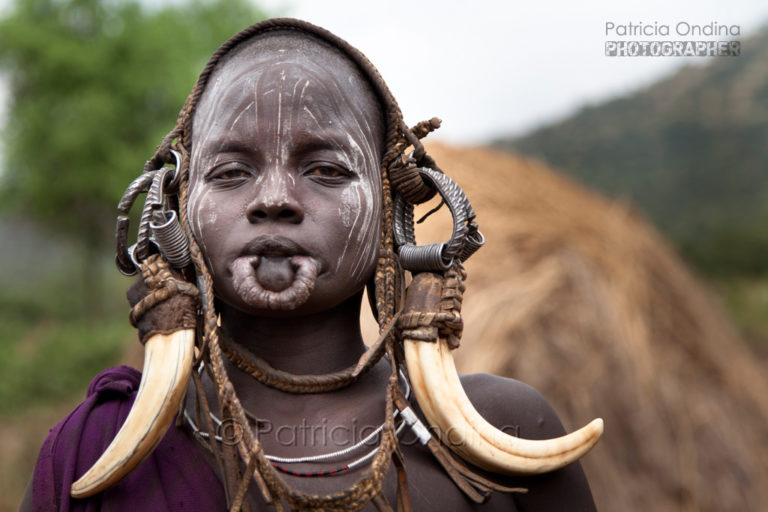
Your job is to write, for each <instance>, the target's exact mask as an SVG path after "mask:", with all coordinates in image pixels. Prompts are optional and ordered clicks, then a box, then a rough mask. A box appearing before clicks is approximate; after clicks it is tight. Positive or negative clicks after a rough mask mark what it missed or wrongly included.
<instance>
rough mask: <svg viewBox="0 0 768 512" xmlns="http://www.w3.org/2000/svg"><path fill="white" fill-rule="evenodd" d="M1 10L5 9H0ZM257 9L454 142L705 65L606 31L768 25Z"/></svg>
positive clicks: (636, 17)
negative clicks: (614, 47)
mask: <svg viewBox="0 0 768 512" xmlns="http://www.w3.org/2000/svg"><path fill="white" fill-rule="evenodd" d="M147 1H149V0H147ZM6 3H7V0H0V11H2V7H3V5H4V4H6ZM256 3H257V4H258V5H259V6H262V7H263V8H265V9H268V10H269V11H270V12H271V13H273V14H274V13H277V14H280V13H282V14H284V15H290V16H293V17H298V18H302V19H306V20H308V21H311V22H313V23H315V24H318V25H321V26H323V27H325V28H327V29H329V30H331V31H332V32H334V33H336V34H338V35H339V36H341V37H343V38H345V39H346V40H348V41H349V42H350V43H351V44H352V45H354V46H356V47H358V48H359V49H360V50H362V51H363V53H365V54H366V55H367V56H368V58H369V59H370V60H371V61H372V62H373V63H374V65H376V66H377V67H378V69H379V71H380V72H381V74H382V75H383V76H384V79H385V80H386V81H387V82H388V84H389V86H390V88H391V89H392V91H393V93H394V94H395V97H396V98H397V99H398V101H399V103H400V106H401V108H402V110H403V113H404V115H405V118H406V121H407V122H408V123H409V124H413V123H416V122H417V121H420V120H422V119H428V118H430V117H433V116H438V117H440V118H442V119H443V128H441V129H440V130H439V132H438V134H437V136H438V137H440V138H442V139H443V140H447V141H449V142H453V143H478V142H483V141H485V140H488V139H489V138H492V137H495V136H499V135H506V134H516V133H522V132H525V131H527V130H530V129H532V128H534V127H537V126H540V125H542V124H545V123H547V122H551V121H553V120H556V119H558V118H562V117H565V116H567V115H568V114H569V113H572V112H574V111H575V110H577V109H578V108H579V107H581V106H583V105H585V104H589V103H597V102H600V101H603V100H605V99H608V98H611V97H615V96H619V95H623V94H626V93H628V92H630V91H632V90H635V89H637V88H639V87H642V86H644V85H647V84H649V83H652V82H653V81H656V80H658V79H659V78H660V77H663V76H665V75H667V74H669V73H671V72H672V71H673V70H674V69H676V68H678V67H680V66H682V65H685V64H686V63H693V64H701V63H703V62H705V59H702V58H694V59H691V58H688V59H686V58H680V57H634V58H633V57H623V58H615V57H606V56H605V50H604V45H605V41H606V40H608V39H616V37H612V36H611V35H608V36H607V35H606V32H605V30H606V23H608V22H612V23H614V24H615V25H626V24H628V23H633V24H638V23H643V24H645V25H651V26H653V25H654V24H658V25H669V26H670V27H671V29H672V31H673V32H674V27H675V26H676V24H677V23H679V22H685V23H689V24H691V25H694V24H697V25H707V24H711V23H717V24H718V25H725V26H731V25H738V29H739V31H740V32H741V36H739V37H737V39H738V38H742V39H743V38H744V37H745V36H748V35H749V34H750V33H752V32H754V31H755V30H757V29H758V28H759V27H762V26H764V25H765V24H766V22H768V1H766V0H728V1H714V0H709V1H706V0H705V1H702V0H683V1H676V2H672V1H670V0H643V1H637V0H634V1H631V2H617V1H615V0H580V1H578V2H572V1H565V0H563V1H559V2H545V1H542V2H532V1H530V0H526V1H520V0H499V1H490V0H474V1H473V2H471V3H470V2H459V1H454V0H386V1H385V0H380V1H378V2H373V1H362V0H322V1H319V0H256ZM619 39H621V38H619ZM623 39H625V40H627V39H652V37H634V38H633V37H625V38H623ZM662 39H678V40H680V39H684V38H681V37H679V36H675V35H674V34H673V35H672V36H670V37H667V38H664V37H662ZM715 39H717V38H715ZM742 52H743V53H748V52H749V47H748V46H745V47H743V49H742ZM721 58H724V57H721ZM731 58H738V57H731ZM2 96H3V91H2V90H0V100H2Z"/></svg>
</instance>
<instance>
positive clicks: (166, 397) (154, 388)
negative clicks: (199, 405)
mask: <svg viewBox="0 0 768 512" xmlns="http://www.w3.org/2000/svg"><path fill="white" fill-rule="evenodd" d="M194 344H195V331H194V329H184V330H180V331H176V332H174V333H172V334H167V335H166V334H156V335H154V336H152V337H151V338H150V339H149V340H147V342H146V344H145V345H144V370H143V373H142V376H141V383H140V384H139V390H138V392H137V394H136V400H135V401H134V403H133V406H132V407H131V411H130V412H129V413H128V417H127V418H126V419H125V423H123V426H122V427H121V428H120V430H119V431H118V433H117V435H116V436H115V438H114V439H113V440H112V443H111V444H110V445H109V446H108V447H107V449H106V450H105V451H104V453H103V454H102V455H101V457H100V458H99V460H97V461H96V463H95V464H94V465H93V466H92V467H91V468H90V469H89V470H88V471H87V472H86V473H85V474H84V475H83V476H82V477H80V479H79V480H77V481H76V482H75V483H73V484H72V488H71V491H70V492H71V494H72V497H74V498H87V497H88V496H92V495H94V494H96V493H98V492H101V491H103V490H104V489H106V488H108V487H110V486H112V485H114V484H116V483H117V482H119V481H120V479H122V478H123V477H124V476H126V475H127V474H128V473H130V472H131V471H132V470H133V469H134V468H135V467H136V466H138V465H139V463H140V462H141V461H142V460H144V458H145V457H146V456H148V455H149V454H150V453H151V452H152V450H153V449H154V448H155V446H157V444H158V443H159V442H160V440H161V439H162V438H163V436H164V435H165V432H166V431H167V430H168V426H169V425H170V423H171V421H172V420H173V418H174V416H175V415H176V412H177V411H178V409H179V404H180V403H181V400H182V398H183V397H184V393H185V392H186V390H187V383H188V381H189V376H190V371H191V369H192V359H193V355H194Z"/></svg>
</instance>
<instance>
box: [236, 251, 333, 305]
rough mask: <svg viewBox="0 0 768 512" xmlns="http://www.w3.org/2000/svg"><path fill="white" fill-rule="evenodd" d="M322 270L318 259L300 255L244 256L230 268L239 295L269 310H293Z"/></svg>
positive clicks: (309, 291) (306, 296)
mask: <svg viewBox="0 0 768 512" xmlns="http://www.w3.org/2000/svg"><path fill="white" fill-rule="evenodd" d="M286 260H288V261H286ZM319 270H320V264H319V262H318V261H317V260H315V259H314V258H312V257H311V256H306V255H300V254H294V255H291V256H289V255H285V256H270V255H249V256H241V257H239V258H237V259H235V261H233V262H232V265H231V267H230V271H231V273H232V279H233V285H234V287H235V291H236V292H237V294H238V295H240V297H241V298H242V299H243V300H244V301H245V302H246V303H248V304H251V305H253V306H256V307H264V308H267V309H293V308H295V307H297V306H298V305H300V304H301V303H303V302H304V301H306V300H307V299H308V298H309V294H310V293H311V292H312V289H313V288H314V283H315V280H316V279H317V274H318V271H319Z"/></svg>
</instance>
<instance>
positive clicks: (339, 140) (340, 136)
mask: <svg viewBox="0 0 768 512" xmlns="http://www.w3.org/2000/svg"><path fill="white" fill-rule="evenodd" d="M349 141H350V134H349V133H347V132H344V131H340V130H335V129H331V130H313V131H302V132H299V133H297V134H296V137H295V138H294V143H293V146H294V147H293V149H295V150H299V151H321V150H324V149H326V150H343V149H345V147H344V146H345V145H346V146H349V145H350V144H349Z"/></svg>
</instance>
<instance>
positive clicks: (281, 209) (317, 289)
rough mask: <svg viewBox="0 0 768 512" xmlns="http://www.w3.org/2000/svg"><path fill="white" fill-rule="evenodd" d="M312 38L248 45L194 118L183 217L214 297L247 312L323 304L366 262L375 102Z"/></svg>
mask: <svg viewBox="0 0 768 512" xmlns="http://www.w3.org/2000/svg"><path fill="white" fill-rule="evenodd" d="M301 44H307V42H306V41H304V42H302V43H301ZM314 44H315V46H316V47H315V48H313V51H311V52H307V51H299V50H301V48H299V49H298V50H296V51H294V50H291V49H287V50H282V51H281V50H279V51H270V52H265V51H263V50H262V51H256V50H258V48H251V46H249V47H247V48H246V49H245V51H243V52H240V53H237V54H235V55H234V56H233V57H232V58H231V59H230V60H229V61H228V62H226V63H225V64H224V65H223V67H222V68H221V69H220V70H217V72H216V73H215V74H214V76H213V77H212V78H211V81H210V82H209V85H208V88H207V90H206V92H205V95H204V96H203V99H202V101H201V103H200V105H199V106H198V108H197V110H196V113H195V119H194V127H193V140H192V154H191V162H190V195H189V204H188V213H189V218H190V222H191V224H192V228H193V231H194V234H195V237H196V239H197V241H198V243H199V245H200V247H201V249H202V250H203V253H204V254H205V256H206V259H207V263H208V266H209V269H210V271H211V274H212V276H213V281H214V287H215V293H216V296H217V297H218V298H219V299H220V300H222V301H224V302H225V303H226V304H228V305H230V306H232V307H235V308H237V309H239V310H241V311H245V312H249V313H252V314H264V313H265V312H266V311H274V310H294V311H297V312H302V313H310V312H317V311H322V310H325V309H329V308H331V307H333V306H335V305H337V304H339V303H341V302H342V301H344V300H345V299H347V298H349V297H350V296H352V295H353V294H355V293H356V292H358V291H359V290H361V289H362V287H363V286H364V284H365V282H366V281H367V280H368V279H369V278H370V276H371V274H372V272H373V270H374V268H375V263H376V259H377V253H378V247H379V227H380V216H381V213H380V212H381V182H380V175H379V165H380V160H381V153H382V139H383V136H382V133H383V128H382V121H381V114H380V109H379V106H378V103H377V102H376V100H375V97H374V95H373V93H372V92H371V91H370V89H369V88H368V86H366V85H363V84H364V82H362V81H361V80H360V79H359V78H358V75H354V76H353V74H354V73H356V71H355V70H354V69H353V67H352V65H351V64H350V63H349V62H347V61H346V60H344V59H342V58H341V57H339V56H338V55H337V54H335V53H334V52H332V51H330V50H326V49H318V48H317V46H319V45H317V43H314ZM308 55H309V56H308Z"/></svg>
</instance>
